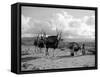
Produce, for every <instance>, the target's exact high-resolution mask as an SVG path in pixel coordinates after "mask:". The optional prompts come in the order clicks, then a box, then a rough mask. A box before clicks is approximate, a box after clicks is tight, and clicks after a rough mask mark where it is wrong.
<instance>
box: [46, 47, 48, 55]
mask: <svg viewBox="0 0 100 77" xmlns="http://www.w3.org/2000/svg"><path fill="white" fill-rule="evenodd" d="M47 55H48V56H49V52H48V48H46V56H47Z"/></svg>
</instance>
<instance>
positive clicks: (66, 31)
mask: <svg viewBox="0 0 100 77" xmlns="http://www.w3.org/2000/svg"><path fill="white" fill-rule="evenodd" d="M57 29H58V30H59V31H62V32H63V35H62V36H63V37H65V38H95V16H94V15H92V16H83V17H82V18H75V17H74V16H72V15H70V14H68V13H67V12H65V11H61V12H59V13H55V14H53V17H52V18H50V19H48V20H39V19H34V18H31V17H25V16H24V15H22V34H23V36H25V34H26V36H28V34H29V35H30V36H32V35H33V34H36V33H39V32H41V31H45V32H46V33H47V35H55V34H57V32H56V30H57Z"/></svg>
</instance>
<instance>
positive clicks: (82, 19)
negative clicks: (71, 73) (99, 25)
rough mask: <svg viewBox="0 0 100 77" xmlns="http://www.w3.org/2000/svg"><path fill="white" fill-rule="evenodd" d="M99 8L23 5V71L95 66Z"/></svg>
mask: <svg viewBox="0 0 100 77" xmlns="http://www.w3.org/2000/svg"><path fill="white" fill-rule="evenodd" d="M95 15H96V14H95V10H87V9H86V10H85V9H71V8H66V9H65V8H52V7H49V8H47V7H32V6H22V7H21V71H35V70H49V69H65V68H66V69H67V68H82V67H85V68H86V67H95V66H96V65H95V63H96V62H95V60H96V59H95V58H96V57H95V56H96V48H95V47H96V46H95V44H96V40H95V38H96V36H95V35H96V33H95V23H96V22H95Z"/></svg>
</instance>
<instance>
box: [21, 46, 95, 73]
mask: <svg viewBox="0 0 100 77" xmlns="http://www.w3.org/2000/svg"><path fill="white" fill-rule="evenodd" d="M24 51H26V52H27V53H26V52H25V53H24V54H23V55H22V56H21V70H22V71H27V70H45V69H59V68H76V67H92V66H95V55H90V54H87V55H82V54H81V51H78V54H77V55H76V56H73V57H72V56H70V50H69V49H65V50H63V51H61V50H60V49H56V50H52V49H49V56H46V55H45V49H42V50H41V52H39V51H37V52H35V48H34V47H33V46H28V47H25V46H22V52H24ZM53 55H54V56H53Z"/></svg>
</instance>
